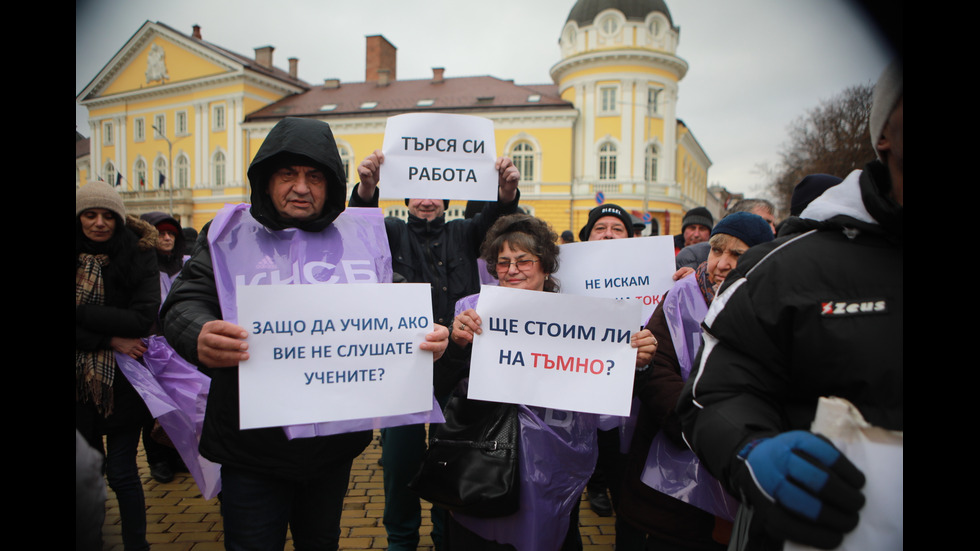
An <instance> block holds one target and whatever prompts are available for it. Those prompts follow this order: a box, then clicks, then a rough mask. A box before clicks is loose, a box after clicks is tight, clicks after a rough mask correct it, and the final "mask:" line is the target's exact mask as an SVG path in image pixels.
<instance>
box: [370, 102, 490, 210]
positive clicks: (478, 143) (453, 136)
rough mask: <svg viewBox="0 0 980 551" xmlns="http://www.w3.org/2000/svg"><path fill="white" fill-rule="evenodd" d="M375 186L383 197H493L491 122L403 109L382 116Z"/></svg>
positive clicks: (484, 199) (468, 116) (482, 199)
mask: <svg viewBox="0 0 980 551" xmlns="http://www.w3.org/2000/svg"><path fill="white" fill-rule="evenodd" d="M381 151H382V152H383V153H384V155H385V162H384V164H382V165H381V171H380V174H379V181H380V183H379V185H378V189H379V190H380V193H381V195H382V196H383V197H398V198H405V197H408V198H417V199H476V200H480V201H496V200H497V170H496V169H495V168H494V163H495V162H496V160H497V146H496V142H495V141H494V134H493V121H491V120H490V119H485V118H482V117H474V116H470V115H450V114H445V113H409V114H406V115H397V116H394V117H391V118H389V119H388V122H387V124H386V125H385V137H384V143H383V145H382V146H381Z"/></svg>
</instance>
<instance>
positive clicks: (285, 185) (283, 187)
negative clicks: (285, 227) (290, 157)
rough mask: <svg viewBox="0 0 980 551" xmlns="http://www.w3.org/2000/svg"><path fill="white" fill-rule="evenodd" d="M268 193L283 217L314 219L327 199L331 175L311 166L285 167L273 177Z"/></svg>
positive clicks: (270, 180)
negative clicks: (328, 176) (329, 176)
mask: <svg viewBox="0 0 980 551" xmlns="http://www.w3.org/2000/svg"><path fill="white" fill-rule="evenodd" d="M266 192H267V193H268V194H269V197H271V198H272V204H273V206H275V207H276V211H278V212H279V215H280V216H282V217H283V218H290V219H293V220H312V219H313V218H316V217H317V216H319V215H320V213H321V212H322V211H323V204H324V203H325V202H326V200H327V176H326V174H324V173H323V171H322V170H320V169H318V168H313V167H310V166H290V167H283V168H280V169H279V170H277V171H275V172H274V173H273V174H272V177H271V178H269V187H268V189H267V190H266Z"/></svg>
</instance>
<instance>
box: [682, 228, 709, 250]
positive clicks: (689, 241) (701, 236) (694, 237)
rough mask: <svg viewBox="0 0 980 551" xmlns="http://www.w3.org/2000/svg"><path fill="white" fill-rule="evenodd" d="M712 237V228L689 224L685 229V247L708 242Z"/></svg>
mask: <svg viewBox="0 0 980 551" xmlns="http://www.w3.org/2000/svg"><path fill="white" fill-rule="evenodd" d="M709 237H711V228H709V227H708V226H702V225H701V224H689V225H688V226H687V227H686V228H684V246H685V247H690V246H691V245H694V244H695V243H701V242H702V241H707V240H708V238H709Z"/></svg>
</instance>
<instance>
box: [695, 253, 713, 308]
mask: <svg viewBox="0 0 980 551" xmlns="http://www.w3.org/2000/svg"><path fill="white" fill-rule="evenodd" d="M694 276H695V277H696V278H697V279H698V288H699V289H701V294H702V295H704V302H705V304H707V305H708V306H711V301H713V300H714V299H715V286H714V285H712V284H711V280H710V279H709V278H708V263H707V262H702V263H701V264H700V265H698V269H697V270H694Z"/></svg>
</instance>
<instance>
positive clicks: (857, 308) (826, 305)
mask: <svg viewBox="0 0 980 551" xmlns="http://www.w3.org/2000/svg"><path fill="white" fill-rule="evenodd" d="M887 311H888V306H887V305H886V304H885V301H884V300H859V301H850V302H834V301H831V302H821V303H820V315H822V316H852V315H860V314H883V313H885V312H887Z"/></svg>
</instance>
